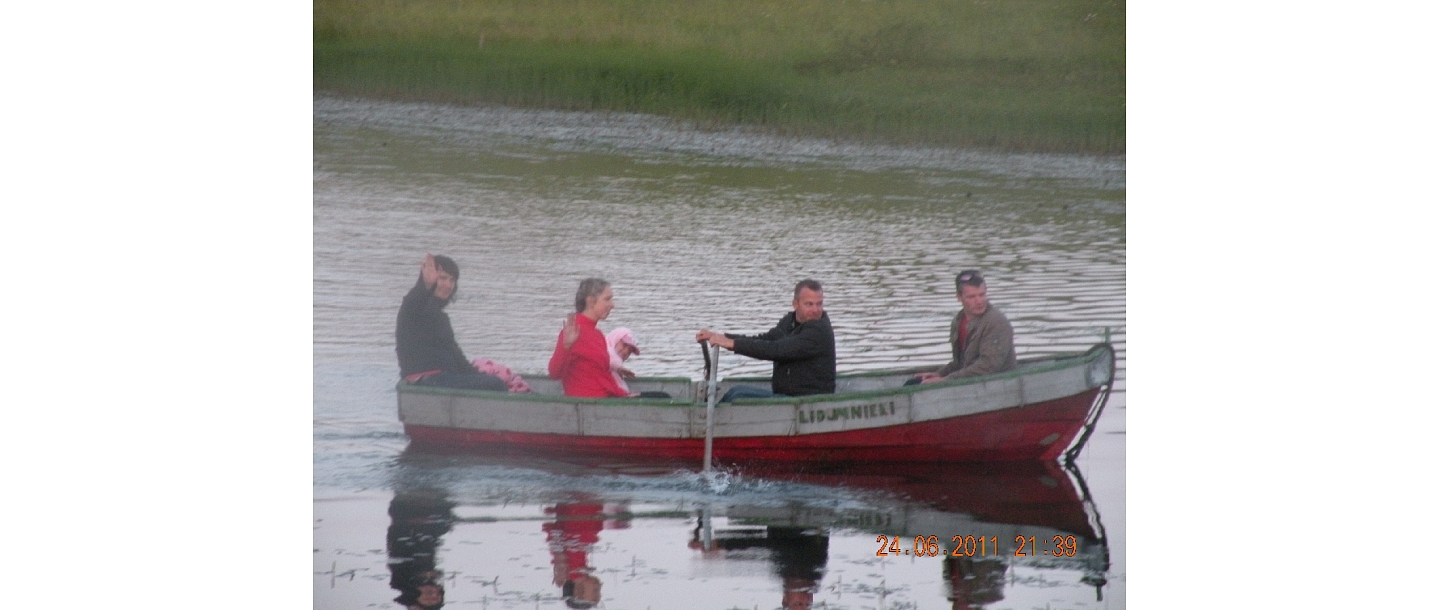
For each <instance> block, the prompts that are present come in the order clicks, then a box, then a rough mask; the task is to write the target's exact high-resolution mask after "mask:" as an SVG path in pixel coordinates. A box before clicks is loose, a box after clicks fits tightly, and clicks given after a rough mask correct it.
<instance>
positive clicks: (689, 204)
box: [314, 97, 1125, 609]
mask: <svg viewBox="0 0 1440 610" xmlns="http://www.w3.org/2000/svg"><path fill="white" fill-rule="evenodd" d="M314 129H315V132H314V189H315V190H314V257H315V258H314V387H315V395H314V413H315V420H314V434H315V445H314V446H315V453H314V486H315V509H314V513H315V514H314V517H315V524H314V525H315V529H314V579H315V580H314V582H315V587H314V592H315V599H314V606H315V607H316V608H335V609H340V608H399V607H402V606H401V605H400V604H398V603H397V602H396V601H395V599H396V598H397V597H403V596H405V595H407V594H413V593H414V591H413V588H412V587H411V586H410V585H409V584H408V583H412V582H414V579H415V578H416V577H417V576H418V575H421V574H425V573H427V572H428V573H431V575H432V576H437V577H438V582H439V583H440V584H441V585H442V586H443V588H444V595H445V601H446V607H449V608H564V607H565V603H564V602H563V601H562V599H561V587H560V586H558V585H556V584H555V581H556V580H557V578H556V577H557V572H559V573H560V574H565V573H568V572H570V571H577V570H581V569H582V568H583V571H588V572H590V573H592V574H593V575H594V576H595V578H596V579H597V580H598V582H599V583H600V599H601V607H604V608H612V609H621V608H655V609H660V608H717V609H728V608H778V607H781V604H782V602H786V601H789V602H791V603H792V604H794V603H799V602H801V601H804V600H806V599H808V600H809V601H810V603H811V604H813V607H816V608H837V609H838V608H886V609H888V608H980V607H983V608H995V609H999V608H1123V607H1124V606H1125V549H1124V541H1125V510H1124V508H1125V505H1124V499H1125V496H1124V492H1125V478H1124V472H1125V445H1124V441H1125V436H1124V431H1125V395H1124V374H1125V373H1124V355H1125V350H1124V347H1125V164H1124V161H1123V159H1114V158H1091V157H1080V156H1063V155H1005V154H996V153H977V152H969V151H955V150H944V149H906V148H893V147H873V146H856V145H847V144H840V143H835V142H829V141H823V140H801V139H785V138H775V137H768V136H760V135H756V134H749V133H745V132H741V131H731V132H720V133H716V132H705V131H700V130H696V129H693V128H689V127H687V126H685V125H682V124H677V123H673V122H669V121H665V120H659V119H654V118H651V117H641V116H635V115H613V114H612V115H605V114H583V113H561V112H548V111H522V110H509V109H493V108H488V109H487V108H461V107H449V106H440V105H428V104H406V103H392V102H373V101H356V100H349V99H339V98H328V97H317V98H316V99H315V103H314ZM426 252H435V253H444V254H448V255H450V256H451V257H453V258H455V259H456V261H457V262H459V264H460V269H461V277H460V281H459V298H457V300H456V302H455V303H453V304H452V305H451V306H450V308H449V309H448V311H449V312H450V316H451V320H452V322H453V324H454V326H455V330H456V334H457V336H458V338H459V340H460V343H461V346H462V347H463V348H465V350H466V354H467V355H469V356H470V357H472V358H474V357H487V358H492V359H494V360H498V361H501V362H503V363H505V364H508V365H509V366H511V367H512V368H513V369H515V370H517V371H522V372H543V371H544V369H545V365H546V362H547V361H548V359H549V355H550V350H551V348H552V347H553V345H554V341H555V336H556V333H557V332H558V330H559V326H560V321H561V319H562V317H563V316H564V315H565V314H566V313H567V312H568V311H569V308H570V303H571V301H572V300H573V295H574V290H575V285H576V284H577V282H578V281H579V280H580V279H582V278H584V277H587V276H600V277H604V278H606V279H608V280H610V281H611V282H612V284H613V286H614V290H615V295H616V308H615V311H614V313H612V315H611V317H610V319H609V320H607V321H606V322H605V323H602V328H605V329H610V328H615V327H619V326H628V327H630V328H631V329H633V330H634V331H635V334H636V335H637V337H638V338H639V340H640V343H641V346H642V348H643V355H642V356H640V357H637V358H636V359H634V360H631V362H630V364H631V368H632V369H634V370H636V372H637V373H639V374H641V375H683V376H691V377H694V378H697V379H698V378H699V377H700V376H701V374H700V368H701V363H702V361H701V358H700V353H699V349H698V348H697V347H696V345H695V343H694V342H693V335H694V332H695V331H696V330H699V329H700V328H705V327H708V328H716V329H721V330H727V331H739V332H761V331H764V330H766V329H768V328H769V327H770V326H771V325H773V324H774V322H775V320H777V319H778V318H779V317H780V316H781V315H782V314H783V313H785V311H787V310H788V308H789V301H790V296H789V291H790V289H791V287H792V286H793V285H794V282H795V281H796V280H798V279H801V278H804V277H813V278H815V279H818V280H820V281H821V282H822V283H824V284H825V286H826V293H825V297H826V309H827V311H829V312H830V316H831V319H832V322H833V324H834V326H835V330H836V340H837V349H838V351H839V367H840V369H841V372H847V371H858V370H865V369H875V368H888V367H892V366H897V365H913V364H919V363H935V364H937V365H938V364H939V363H942V362H943V361H944V360H946V359H947V358H948V344H947V343H946V329H947V328H948V324H949V320H950V317H951V316H953V315H954V313H955V311H956V309H957V307H958V304H957V303H956V301H955V298H954V284H953V278H954V274H955V273H956V272H957V271H959V270H960V269H962V268H971V267H973V268H978V269H981V270H982V271H983V272H984V273H985V275H986V277H987V280H988V283H989V287H990V294H991V301H992V303H994V304H995V305H996V306H997V307H999V308H1001V309H1002V310H1003V311H1004V312H1005V313H1006V315H1007V316H1009V318H1010V319H1011V321H1012V322H1013V323H1014V325H1015V327H1016V341H1017V347H1018V349H1019V351H1020V355H1021V356H1022V357H1023V356H1026V355H1039V354H1045V353H1053V352H1064V351H1073V350H1078V349H1082V348H1083V347H1084V346H1088V345H1089V344H1091V343H1093V342H1096V341H1098V340H1099V339H1100V337H1101V336H1102V334H1103V333H1104V330H1105V329H1106V328H1108V329H1109V330H1110V333H1111V338H1112V340H1113V341H1114V342H1115V344H1116V348H1117V351H1118V356H1119V357H1120V362H1119V371H1118V381H1117V394H1116V396H1115V397H1114V398H1112V400H1111V403H1110V406H1109V407H1108V408H1107V410H1106V413H1105V416H1104V417H1103V418H1102V420H1101V423H1100V426H1099V429H1098V431H1097V433H1096V435H1095V436H1094V437H1093V438H1092V439H1091V441H1090V443H1089V445H1088V446H1087V447H1086V450H1085V451H1084V452H1083V453H1082V454H1081V456H1080V459H1079V460H1078V461H1077V464H1076V468H1074V469H1062V468H1059V467H1058V466H1054V465H1041V464H1028V465H1018V466H1016V465H1012V466H1004V467H999V466H991V467H958V466H951V467H944V468H915V469H895V468H880V469H876V468H872V467H870V466H868V465H865V464H840V465H833V466H830V467H826V468H808V469H803V470H787V469H785V468H783V467H778V466H769V467H763V468H762V467H760V466H756V465H750V466H743V467H732V468H727V469H726V471H725V472H724V473H723V474H722V475H721V476H719V477H713V478H709V479H707V478H705V477H701V476H699V475H696V474H694V473H693V472H692V471H691V467H690V466H689V465H684V464H654V463H649V464H622V463H569V462H564V461H541V460H533V459H532V460H522V459H515V458H498V457H482V456H473V455H432V454H423V453H417V452H415V451H412V450H408V449H407V446H408V441H407V439H406V437H405V436H404V434H403V432H402V430H401V426H400V424H399V422H398V420H397V418H396V414H395V394H394V390H393V386H394V382H395V379H396V376H397V368H396V365H395V358H394V336H393V333H394V323H395V314H396V311H397V308H398V307H399V302H400V297H401V296H402V295H403V294H404V293H405V292H406V290H408V289H409V287H410V286H411V285H412V284H413V283H414V281H415V278H416V275H417V273H418V267H419V263H420V260H421V259H422V258H423V257H424V254H425V253H426ZM768 370H769V369H768V364H767V363H763V362H755V361H748V360H745V359H743V358H740V357H737V356H734V355H728V354H727V355H726V356H724V357H722V374H724V375H743V374H757V373H759V374H768ZM931 535H933V536H935V537H936V541H937V542H938V544H939V545H940V546H941V547H943V548H945V549H946V550H947V552H949V551H950V550H951V549H953V548H954V546H955V545H956V544H957V541H955V540H954V539H953V537H954V536H957V535H958V536H961V539H960V540H959V541H958V542H964V541H965V540H964V536H966V535H970V536H976V537H982V536H983V537H984V538H985V539H986V540H995V541H997V542H998V543H999V545H1000V546H1001V551H1002V553H1001V555H999V556H996V555H994V549H993V548H992V549H988V550H989V554H972V555H969V556H961V557H946V558H943V559H942V558H940V557H931V556H924V557H916V556H914V555H913V554H912V555H909V556H906V555H904V554H903V551H905V550H910V549H912V547H913V545H914V538H915V536H922V537H923V536H931ZM881 536H884V537H886V539H887V540H891V541H893V540H896V539H899V540H900V549H901V551H902V553H901V555H900V556H894V555H892V554H889V553H888V552H887V554H886V556H883V557H882V556H878V555H877V553H878V552H879V551H880V548H881V543H880V541H879V537H881ZM1017 536H1020V537H1022V539H1025V541H1026V542H1025V544H1027V545H1029V544H1031V543H1030V542H1029V541H1028V539H1029V538H1030V537H1032V536H1033V537H1034V538H1035V543H1034V544H1035V546H1034V549H1033V550H1034V551H1035V554H1034V556H1025V557H1019V556H1016V555H1015V554H1014V553H1015V550H1016V549H1015V547H1016V543H1015V538H1016V537H1017ZM1055 536H1059V538H1058V540H1059V542H1058V543H1057V542H1055V540H1056V539H1055ZM923 540H924V538H922V541H923ZM1071 540H1073V541H1074V544H1073V545H1071V546H1070V547H1068V548H1067V547H1066V546H1065V545H1066V544H1067V543H1068V542H1070V541H1071ZM1047 543H1048V544H1049V547H1048V549H1049V550H1051V551H1052V554H1051V555H1046V554H1045V553H1044V551H1045V550H1047V546H1046V545H1047ZM1057 544H1058V548H1057V546H1056V545H1057ZM975 550H976V551H978V549H975ZM1057 551H1058V552H1059V556H1055V555H1054V554H1053V553H1054V552H1057ZM1026 553H1027V555H1029V554H1030V549H1028V548H1027V550H1026ZM961 555H964V552H962V553H961ZM432 570H433V572H432ZM562 580H563V579H562Z"/></svg>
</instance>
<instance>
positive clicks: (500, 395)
mask: <svg viewBox="0 0 1440 610" xmlns="http://www.w3.org/2000/svg"><path fill="white" fill-rule="evenodd" d="M1106 351H1108V352H1110V354H1111V360H1110V364H1109V366H1108V367H1107V368H1108V371H1107V373H1108V374H1107V376H1106V379H1105V380H1104V381H1103V382H1101V383H1100V384H1098V385H1097V386H1094V387H1099V386H1109V385H1111V384H1113V383H1114V376H1115V367H1114V356H1113V353H1114V351H1113V348H1112V347H1111V346H1110V344H1108V343H1100V344H1096V345H1095V346H1093V347H1091V348H1090V349H1089V350H1087V351H1084V352H1072V353H1065V354H1054V355H1049V356H1042V357H1037V358H1025V359H1022V360H1020V361H1019V362H1018V363H1017V365H1016V367H1015V368H1014V369H1011V370H1009V371H1005V372H1002V373H995V374H992V375H981V376H976V377H966V378H962V379H952V380H949V381H941V382H937V383H928V384H924V385H911V386H899V387H894V388H881V389H875V390H860V391H854V392H837V393H834V394H811V395H808V396H788V397H776V398H746V399H740V400H737V401H735V402H733V403H730V404H732V405H734V406H773V405H785V404H797V405H798V404H810V403H817V402H835V401H841V400H844V401H849V400H865V399H870V398H881V397H887V396H898V395H913V394H917V393H921V392H929V391H933V390H939V389H945V388H953V387H961V386H966V385H972V384H978V383H985V382H993V381H999V380H1006V379H1015V378H1020V377H1027V376H1030V375H1036V374H1040V373H1046V372H1050V371H1057V370H1063V369H1067V368H1073V367H1075V366H1078V365H1081V364H1088V363H1089V362H1090V361H1092V360H1094V359H1096V358H1099V357H1100V354H1102V353H1104V352H1106ZM936 368H937V366H915V367H907V368H900V369H886V370H879V371H859V372H855V373H844V374H841V375H839V376H838V377H839V378H841V379H845V378H851V379H861V378H879V377H890V376H905V375H914V374H915V373H920V372H924V371H933V370H935V369H936ZM522 377H524V376H523V375H522ZM541 379H544V378H541ZM769 381H770V378H769V377H728V378H725V379H724V380H722V384H724V385H733V384H737V383H762V382H769ZM631 383H633V384H637V385H642V384H662V383H675V384H691V385H694V384H697V383H704V382H703V381H701V382H697V381H694V380H693V379H691V378H689V377H679V376H671V377H638V378H636V379H634V380H632V381H631ZM396 391H397V393H400V392H404V393H419V394H440V395H451V396H469V397H483V398H486V399H490V400H502V401H516V402H546V403H554V402H563V403H566V404H575V405H625V406H648V407H657V408H690V407H694V406H695V405H697V404H701V405H703V404H704V401H703V400H689V399H685V398H582V397H578V396H564V395H559V394H537V393H509V392H493V391H484V390H467V389H460V388H446V387H438V386H424V385H415V384H411V383H407V382H406V381H404V380H403V379H402V380H400V381H399V382H397V384H396ZM697 392H698V390H697ZM698 395H699V394H698V393H697V396H698Z"/></svg>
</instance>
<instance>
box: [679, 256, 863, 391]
mask: <svg viewBox="0 0 1440 610" xmlns="http://www.w3.org/2000/svg"><path fill="white" fill-rule="evenodd" d="M793 305H794V308H795V311H792V312H790V313H787V314H785V317H783V318H780V322H779V323H778V324H776V325H775V328H772V329H770V332H767V333H765V334H763V335H753V336H745V335H733V334H728V333H720V332H714V331H711V330H708V329H707V330H702V331H700V332H699V333H696V334H695V340H696V341H698V342H701V343H704V342H706V341H709V342H711V343H714V344H715V345H718V346H720V347H723V348H725V349H728V350H732V351H734V352H735V353H737V354H740V355H742V356H749V357H751V358H759V359H761V360H770V361H773V362H774V363H775V369H774V372H773V373H772V374H771V378H770V389H769V390H766V389H765V388H757V387H753V386H735V387H733V388H730V391H729V392H726V393H725V396H724V397H723V398H721V402H730V401H732V400H734V399H736V398H769V397H772V396H808V395H810V394H834V393H835V331H834V330H833V329H832V328H830V316H829V315H828V314H826V313H825V292H824V289H823V288H821V286H820V282H817V281H815V280H801V281H800V282H799V283H798V284H795V302H794V303H793Z"/></svg>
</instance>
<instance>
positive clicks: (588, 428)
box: [396, 343, 1115, 463]
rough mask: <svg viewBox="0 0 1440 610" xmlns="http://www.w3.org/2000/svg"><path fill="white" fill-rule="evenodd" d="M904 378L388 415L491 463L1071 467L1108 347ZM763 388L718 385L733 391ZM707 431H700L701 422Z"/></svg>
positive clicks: (410, 389)
mask: <svg viewBox="0 0 1440 610" xmlns="http://www.w3.org/2000/svg"><path fill="white" fill-rule="evenodd" d="M925 370H934V368H933V367H914V368H908V369H895V370H887V371H869V372H859V373H851V374H842V375H838V376H837V378H836V392H835V393H834V394H822V395H813V396H800V397H777V398H766V399H740V400H736V401H735V402H734V403H721V404H719V405H715V406H714V411H713V413H714V415H713V418H707V408H706V407H707V404H706V402H705V396H706V392H707V389H708V386H707V384H706V382H696V381H693V380H691V379H689V378H686V377H641V378H637V379H634V380H631V381H629V382H628V383H629V385H630V389H631V390H632V391H636V392H641V391H661V392H666V393H668V394H670V396H672V397H673V398H670V399H664V398H606V399H599V398H574V397H569V396H564V395H563V393H562V392H561V388H560V384H559V382H558V381H555V380H551V379H548V378H544V377H539V376H528V375H527V376H525V379H526V381H527V383H529V384H530V386H531V388H532V392H531V393H525V394H512V393H504V392H485V391H476V390H460V389H451V388H440V387H431V386H419V385H412V384H408V383H405V382H403V381H402V382H400V384H399V385H397V386H396V394H397V400H398V404H399V417H400V421H401V423H402V424H403V425H404V427H405V433H406V434H407V435H409V437H410V439H411V441H412V443H417V444H420V445H427V446H442V447H467V448H472V449H477V450H498V451H504V452H511V451H517V452H538V453H564V454H569V455H602V456H615V457H640V458H666V459H680V460H700V459H702V458H703V456H704V451H705V443H706V436H707V428H708V429H709V430H708V433H709V434H711V435H713V452H714V453H713V455H714V459H715V460H716V461H718V462H730V463H736V462H745V461H754V460H760V461H789V462H823V461H840V460H868V461H873V462H977V461H1004V460H1055V459H1058V458H1061V457H1064V458H1066V459H1067V460H1073V459H1074V457H1075V456H1076V455H1077V454H1078V453H1079V451H1080V449H1081V447H1083V446H1084V443H1085V441H1086V440H1087V439H1088V437H1089V436H1090V433H1091V432H1092V431H1093V430H1094V428H1095V423H1096V421H1097V420H1098V419H1099V417H1100V413H1101V412H1102V411H1103V410H1104V407H1105V402H1106V401H1107V399H1108V397H1109V394H1110V388H1111V386H1112V384H1113V382H1114V373H1115V352H1114V349H1113V348H1112V347H1111V346H1110V345H1109V344H1108V343H1101V344H1098V345H1095V346H1094V347H1091V348H1090V349H1089V350H1088V351H1085V352H1083V353H1071V354H1060V355H1053V356H1046V357H1041V358H1026V359H1022V360H1021V361H1020V362H1019V363H1018V364H1017V366H1016V367H1015V368H1014V369H1011V370H1009V371H1006V372H1004V373H998V374H994V375H987V376H982V377H972V378H967V379H960V380H952V381H944V382H939V383H932V384H924V385H915V386H906V385H904V383H905V381H906V380H908V379H909V378H911V377H912V376H913V375H914V374H915V373H917V372H920V371H925ZM768 384H769V378H763V377H732V378H726V379H723V380H719V381H718V392H721V393H723V392H724V391H725V390H727V389H728V388H729V387H731V386H734V385H768ZM711 420H713V421H711Z"/></svg>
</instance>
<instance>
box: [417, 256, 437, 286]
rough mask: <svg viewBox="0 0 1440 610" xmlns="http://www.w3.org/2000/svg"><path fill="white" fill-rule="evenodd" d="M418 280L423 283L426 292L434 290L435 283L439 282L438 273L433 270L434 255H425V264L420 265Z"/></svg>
mask: <svg viewBox="0 0 1440 610" xmlns="http://www.w3.org/2000/svg"><path fill="white" fill-rule="evenodd" d="M420 279H422V280H424V281H425V288H426V289H427V290H434V289H435V282H438V281H440V272H439V271H437V270H436V269H435V255H434V254H426V255H425V262H423V263H420Z"/></svg>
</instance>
